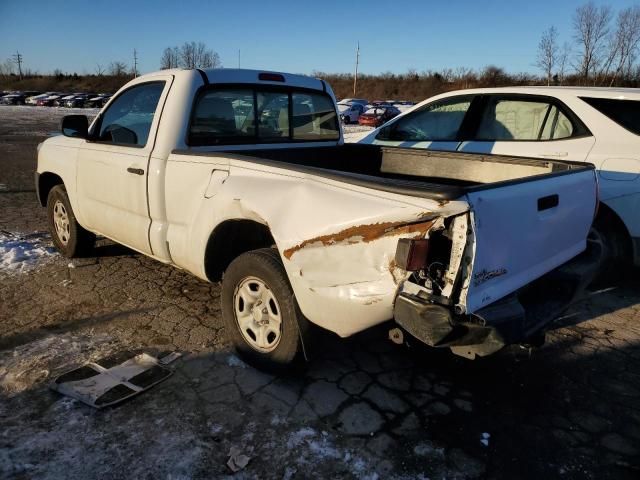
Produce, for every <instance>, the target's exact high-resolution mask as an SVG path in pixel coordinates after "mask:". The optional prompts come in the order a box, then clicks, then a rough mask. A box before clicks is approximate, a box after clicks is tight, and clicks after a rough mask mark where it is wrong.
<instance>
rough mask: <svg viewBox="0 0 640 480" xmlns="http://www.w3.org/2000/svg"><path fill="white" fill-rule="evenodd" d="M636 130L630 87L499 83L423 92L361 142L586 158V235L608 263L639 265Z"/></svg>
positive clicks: (637, 115) (639, 99)
mask: <svg viewBox="0 0 640 480" xmlns="http://www.w3.org/2000/svg"><path fill="white" fill-rule="evenodd" d="M639 135H640V92H639V91H638V90H637V89H624V88H596V87H575V88H574V87H507V88H487V89H474V90H460V91H454V92H448V93H445V94H442V95H438V96H435V97H432V98H429V99H428V100H425V101H424V102H422V103H420V104H419V105H417V106H416V107H415V108H413V109H412V110H410V111H408V112H406V113H404V114H402V115H400V116H398V117H397V118H395V119H394V120H393V121H392V122H390V123H389V124H388V125H385V126H384V127H383V128H381V129H379V130H376V131H374V132H372V133H371V134H369V135H367V136H366V137H364V138H363V139H362V140H361V142H362V143H374V144H378V145H402V146H403V147H414V148H426V149H432V150H446V151H456V152H476V153H494V154H501V155H516V156H527V157H539V158H548V159H564V160H571V161H577V162H585V163H591V164H594V165H595V166H596V168H597V171H598V179H599V186H600V187H599V189H600V202H601V203H600V208H599V209H598V215H597V217H596V219H595V223H594V228H593V229H592V237H593V240H594V241H597V242H600V243H601V244H602V245H603V246H604V248H605V252H607V254H608V256H609V258H610V259H614V260H617V262H612V263H610V265H611V266H612V267H615V265H616V264H617V265H619V264H621V263H622V262H624V261H631V259H633V262H634V263H635V264H636V265H640V214H639V213H638V212H640V136H639ZM560 201H562V193H561V194H560Z"/></svg>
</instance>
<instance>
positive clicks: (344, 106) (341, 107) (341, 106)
mask: <svg viewBox="0 0 640 480" xmlns="http://www.w3.org/2000/svg"><path fill="white" fill-rule="evenodd" d="M350 108H351V105H349V104H347V103H339V104H338V111H339V112H340V113H344V112H346V111H347V110H349V109H350Z"/></svg>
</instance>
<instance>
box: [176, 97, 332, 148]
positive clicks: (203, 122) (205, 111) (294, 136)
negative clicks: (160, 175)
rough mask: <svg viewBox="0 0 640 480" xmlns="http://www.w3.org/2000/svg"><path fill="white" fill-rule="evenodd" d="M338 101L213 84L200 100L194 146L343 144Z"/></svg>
mask: <svg viewBox="0 0 640 480" xmlns="http://www.w3.org/2000/svg"><path fill="white" fill-rule="evenodd" d="M339 138H340V125H339V123H338V117H337V114H336V110H335V107H334V103H333V100H332V99H331V97H329V95H327V94H325V93H323V92H316V91H307V90H303V89H296V88H284V87H266V86H264V85H259V86H258V85H255V86H254V85H246V86H220V85H212V86H210V87H207V88H205V89H203V90H202V91H201V92H200V93H199V94H198V96H197V98H196V101H195V103H194V107H193V111H192V114H191V123H190V126H189V132H188V139H187V143H188V144H189V145H190V146H217V145H242V144H259V143H281V142H313V141H315V142H318V141H337V140H338V139H339Z"/></svg>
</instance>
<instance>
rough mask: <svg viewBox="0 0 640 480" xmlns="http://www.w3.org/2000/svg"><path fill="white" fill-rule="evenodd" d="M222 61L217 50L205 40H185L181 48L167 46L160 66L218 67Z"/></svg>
mask: <svg viewBox="0 0 640 480" xmlns="http://www.w3.org/2000/svg"><path fill="white" fill-rule="evenodd" d="M221 66H222V62H221V61H220V56H219V55H218V53H217V52H214V51H213V50H211V49H209V48H207V46H206V45H205V44H204V43H203V42H185V43H183V44H182V46H181V47H180V48H178V47H167V48H165V49H164V52H163V53H162V57H161V58H160V68H161V69H166V68H176V67H181V68H217V67H221Z"/></svg>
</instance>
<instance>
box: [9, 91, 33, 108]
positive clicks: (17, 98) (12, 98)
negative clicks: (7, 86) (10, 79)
mask: <svg viewBox="0 0 640 480" xmlns="http://www.w3.org/2000/svg"><path fill="white" fill-rule="evenodd" d="M37 93H38V92H34V91H26V92H13V93H10V94H8V95H5V96H3V97H2V99H0V102H1V103H2V104H4V105H24V104H25V102H26V100H27V97H30V96H31V95H36V94H37Z"/></svg>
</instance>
